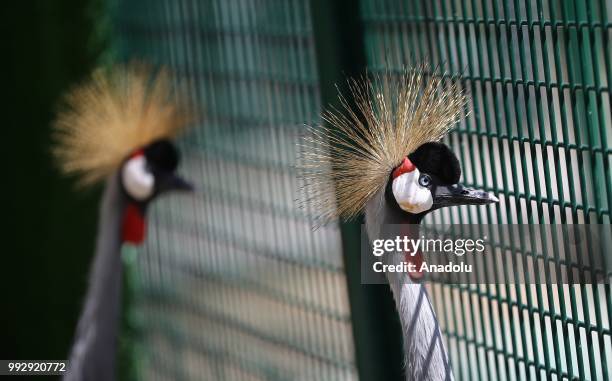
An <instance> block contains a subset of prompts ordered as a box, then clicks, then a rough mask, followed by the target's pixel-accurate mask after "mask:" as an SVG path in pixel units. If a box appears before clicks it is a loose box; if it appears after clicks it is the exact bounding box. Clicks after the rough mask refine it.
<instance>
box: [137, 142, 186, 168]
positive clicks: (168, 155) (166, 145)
mask: <svg viewBox="0 0 612 381" xmlns="http://www.w3.org/2000/svg"><path fill="white" fill-rule="evenodd" d="M144 155H145V156H146V158H147V162H148V163H149V165H151V169H152V170H153V171H162V172H174V170H175V169H176V167H177V166H178V163H179V153H178V151H177V149H176V148H175V147H174V144H172V143H171V142H170V141H168V140H157V141H155V142H153V143H151V144H149V145H148V146H146V147H145V148H144Z"/></svg>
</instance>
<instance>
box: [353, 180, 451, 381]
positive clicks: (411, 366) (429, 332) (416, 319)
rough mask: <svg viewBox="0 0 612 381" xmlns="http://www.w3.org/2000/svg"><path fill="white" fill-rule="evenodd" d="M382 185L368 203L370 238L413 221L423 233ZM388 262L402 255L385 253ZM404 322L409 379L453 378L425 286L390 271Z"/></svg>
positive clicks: (434, 380)
mask: <svg viewBox="0 0 612 381" xmlns="http://www.w3.org/2000/svg"><path fill="white" fill-rule="evenodd" d="M384 192H385V190H384V189H382V190H381V191H380V192H379V193H378V194H377V195H375V196H374V197H373V198H372V199H371V200H370V201H369V202H368V204H367V205H366V209H365V218H366V230H367V232H368V235H369V237H370V239H374V237H381V234H383V232H382V231H381V228H382V227H383V225H384V224H407V223H408V224H410V223H412V224H413V225H410V226H409V227H408V229H410V235H411V236H412V237H414V238H417V237H418V236H419V228H418V227H419V224H418V223H419V222H420V221H417V220H415V221H409V218H408V217H407V214H406V213H404V212H401V211H398V210H397V209H395V208H391V207H390V206H389V205H388V203H387V201H386V200H385V197H384ZM383 258H385V260H386V261H387V264H399V262H401V261H402V260H403V259H402V256H401V255H385V256H384V257H383ZM387 280H388V282H389V286H390V287H391V290H392V291H393V297H394V299H395V305H396V308H397V311H398V314H399V317H400V322H401V325H402V333H403V342H404V353H405V368H406V380H408V381H441V380H453V375H452V370H451V366H450V362H449V359H448V354H447V352H446V348H445V346H444V342H443V339H442V334H441V331H440V326H439V324H438V320H437V318H436V314H435V312H434V310H433V307H432V305H431V303H430V301H429V297H428V295H427V290H426V289H425V286H424V285H423V284H420V283H414V282H413V281H412V280H411V279H410V277H409V276H408V275H406V274H405V273H391V272H389V273H387Z"/></svg>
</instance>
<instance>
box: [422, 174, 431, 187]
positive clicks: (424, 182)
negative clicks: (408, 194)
mask: <svg viewBox="0 0 612 381" xmlns="http://www.w3.org/2000/svg"><path fill="white" fill-rule="evenodd" d="M419 185H420V186H422V187H428V186H430V185H431V177H429V175H421V176H420V177H419Z"/></svg>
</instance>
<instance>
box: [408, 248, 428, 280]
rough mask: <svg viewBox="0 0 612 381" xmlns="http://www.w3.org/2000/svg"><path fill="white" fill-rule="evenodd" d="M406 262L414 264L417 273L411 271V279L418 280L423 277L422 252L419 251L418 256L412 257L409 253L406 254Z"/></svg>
mask: <svg viewBox="0 0 612 381" xmlns="http://www.w3.org/2000/svg"><path fill="white" fill-rule="evenodd" d="M405 258H406V262H408V263H412V264H413V265H414V266H415V269H416V270H415V271H410V272H409V273H408V275H410V278H412V279H414V280H417V279H421V278H422V277H423V275H424V274H423V272H421V270H420V269H421V266H422V265H423V253H421V250H419V251H417V252H416V254H414V255H411V254H409V253H406V254H405Z"/></svg>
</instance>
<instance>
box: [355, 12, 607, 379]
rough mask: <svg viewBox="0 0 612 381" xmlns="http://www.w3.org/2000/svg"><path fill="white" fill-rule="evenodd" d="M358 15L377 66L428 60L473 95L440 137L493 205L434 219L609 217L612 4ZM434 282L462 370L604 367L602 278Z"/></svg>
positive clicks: (500, 375) (601, 374)
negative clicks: (496, 199)
mask: <svg viewBox="0 0 612 381" xmlns="http://www.w3.org/2000/svg"><path fill="white" fill-rule="evenodd" d="M361 12H362V19H363V23H364V29H365V42H366V52H367V62H368V66H369V67H370V68H371V69H372V70H374V71H377V70H382V69H383V67H385V68H387V67H391V68H392V69H393V68H396V69H400V68H401V67H402V64H404V63H405V62H410V61H411V60H412V61H414V60H416V61H419V60H428V61H430V62H432V63H433V64H439V65H442V67H444V68H445V69H446V70H447V71H448V73H449V75H454V74H461V75H462V76H463V79H464V81H463V82H464V85H465V88H466V91H467V92H468V93H469V94H470V95H471V97H472V101H471V104H470V108H471V110H472V113H471V115H470V116H469V117H468V118H467V119H466V120H464V121H463V122H462V123H461V125H460V126H459V127H458V128H457V130H456V131H455V132H454V133H453V134H452V136H450V137H449V139H448V143H449V144H451V145H452V146H453V147H454V150H455V152H457V153H458V154H459V156H460V158H461V161H462V163H463V168H464V174H463V181H464V182H466V183H468V184H470V185H473V186H476V187H482V188H485V189H487V190H489V191H492V192H494V193H496V194H499V195H501V196H502V197H501V201H500V203H499V204H498V205H496V206H491V207H489V208H487V209H484V208H476V207H471V208H468V207H463V208H455V210H447V211H444V212H442V213H438V215H433V216H431V217H432V218H431V219H430V222H438V223H475V222H478V223H518V224H522V223H536V224H537V223H553V224H554V223H606V224H609V223H610V206H611V205H612V201H611V197H612V190H611V187H612V175H611V172H610V154H611V153H612V151H611V150H610V147H611V144H610V143H611V141H612V140H611V139H612V136H611V135H612V128H611V126H612V124H611V122H610V87H609V86H610V84H609V80H610V78H612V73H611V71H610V70H611V69H610V61H611V60H612V46H611V45H610V44H611V42H610V37H611V35H612V24H610V23H609V21H608V19H609V17H610V14H611V12H612V9H610V4H609V2H607V3H606V2H604V1H599V2H598V1H586V2H582V1H577V2H574V1H556V0H551V1H545V0H538V1H532V2H529V1H509V0H506V1H495V0H493V1H489V0H461V1H456V0H451V1H447V0H441V1H415V2H400V1H378V0H364V1H362V6H361ZM518 238H519V237H517V240H518ZM550 250H551V251H553V249H552V248H550ZM550 254H551V256H554V252H551V253H550ZM431 289H432V290H431V291H432V299H433V303H434V304H435V307H436V309H437V311H438V314H439V317H440V318H441V320H442V321H441V325H442V326H443V330H444V332H445V334H446V337H447V340H448V343H449V348H450V351H451V358H452V360H453V364H454V368H455V372H456V376H457V378H459V379H463V380H472V379H474V380H476V379H487V380H497V379H581V380H586V379H588V380H608V379H610V377H611V375H610V368H611V364H612V363H611V362H612V357H611V354H612V350H611V339H610V336H611V333H610V316H611V315H610V312H611V300H612V299H611V295H610V288H609V286H607V285H606V286H604V285H599V286H563V285H553V284H547V285H543V286H525V285H523V286H495V285H473V286H449V285H433V286H432V287H431Z"/></svg>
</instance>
